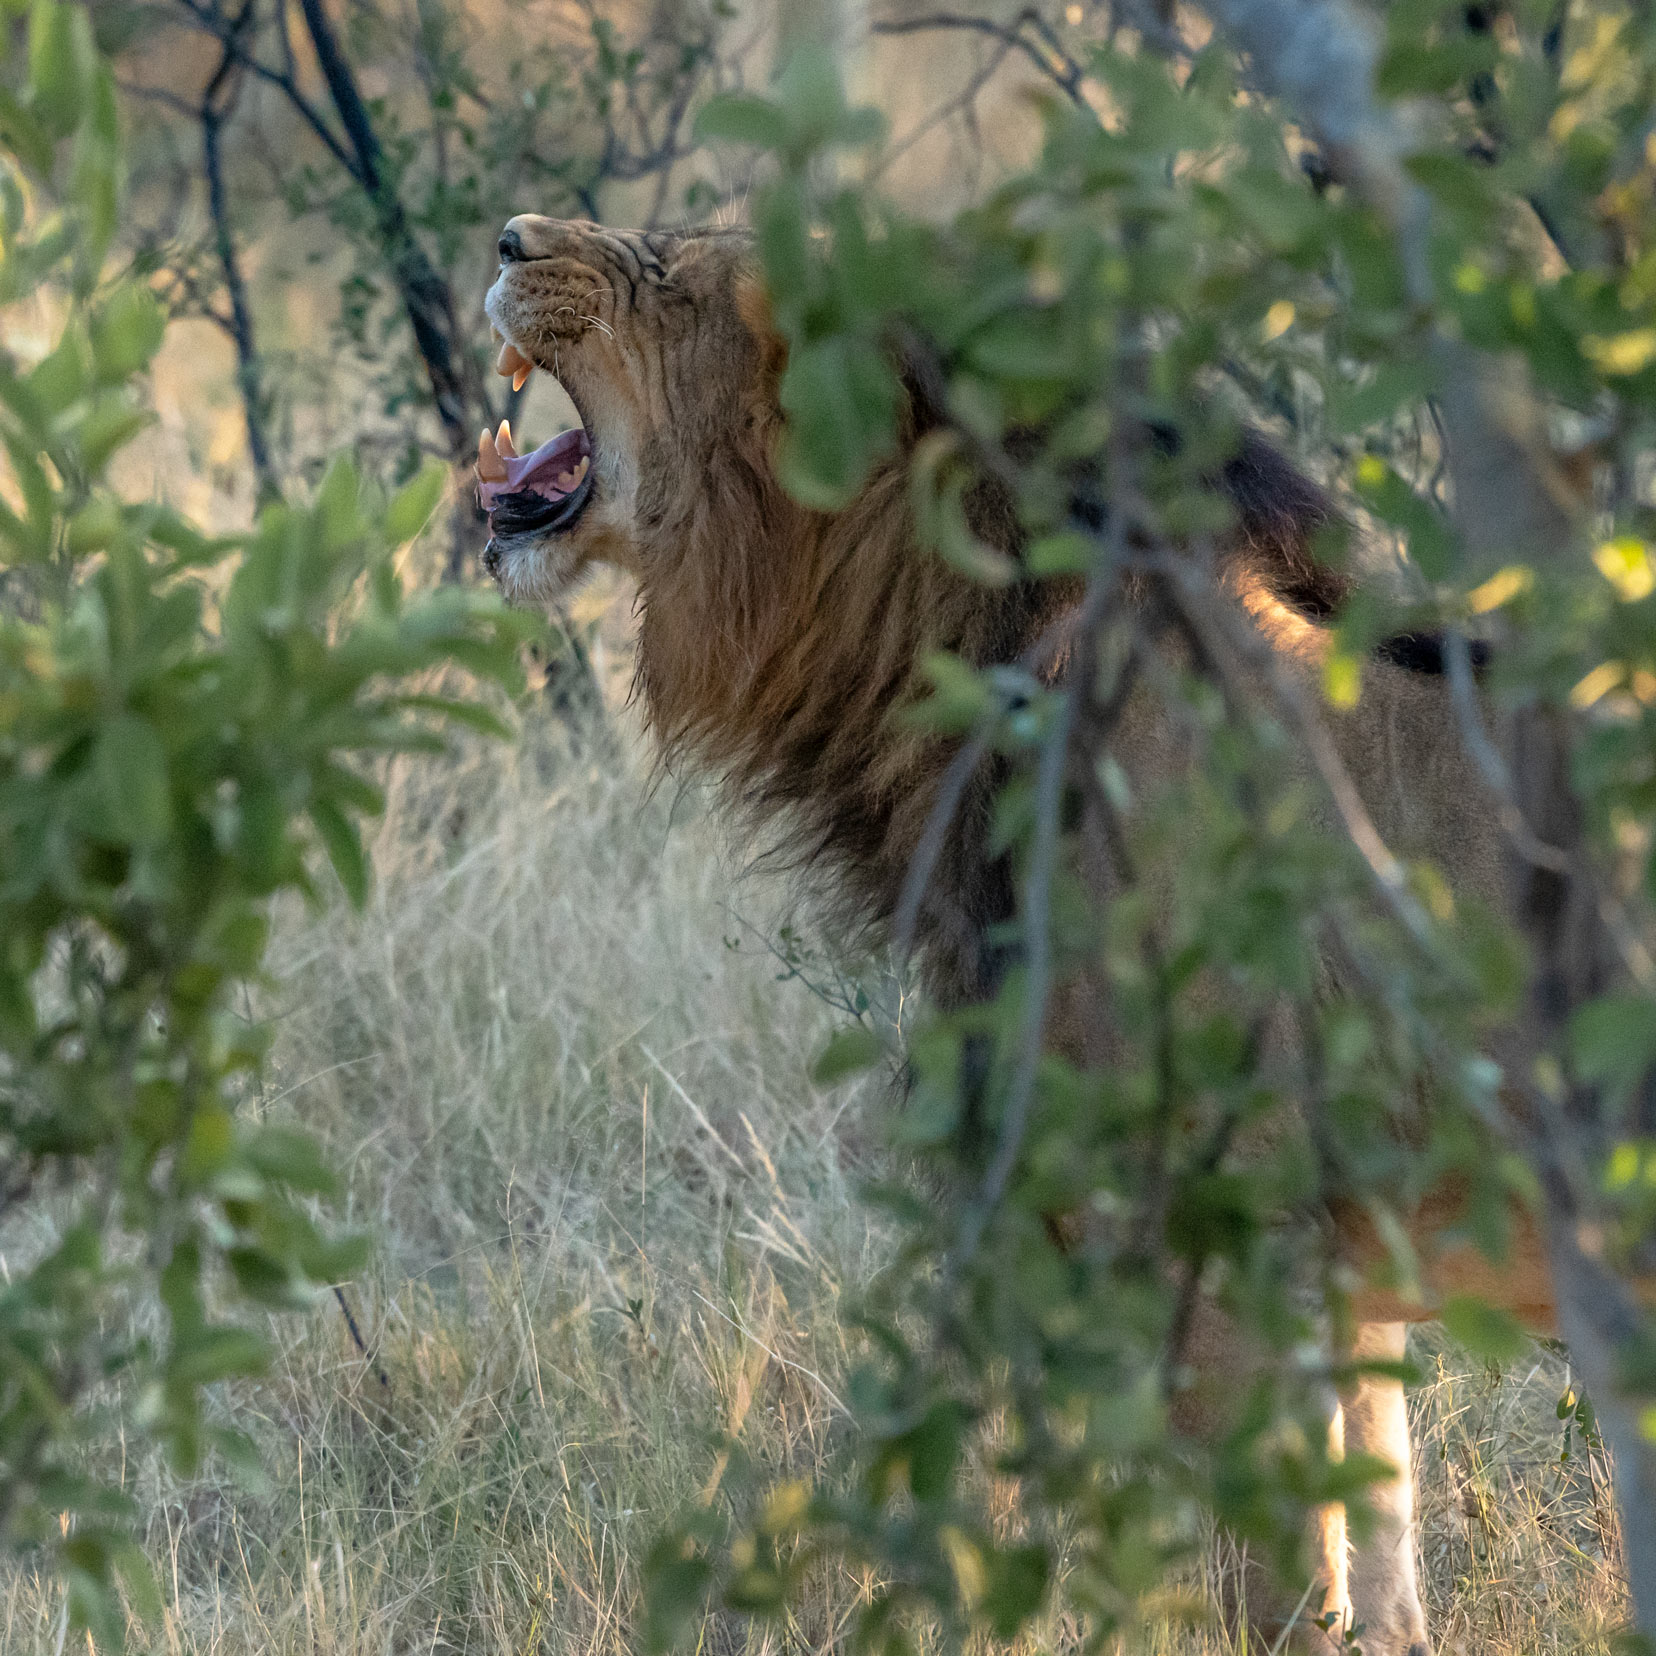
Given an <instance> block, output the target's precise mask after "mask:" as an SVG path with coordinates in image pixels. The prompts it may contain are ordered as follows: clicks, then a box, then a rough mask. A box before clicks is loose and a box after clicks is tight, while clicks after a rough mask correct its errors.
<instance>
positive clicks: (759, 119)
mask: <svg viewBox="0 0 1656 1656" xmlns="http://www.w3.org/2000/svg"><path fill="white" fill-rule="evenodd" d="M696 136H697V137H698V138H703V139H708V138H711V139H723V140H724V142H726V143H728V144H754V145H757V146H758V147H759V148H760V149H773V150H774V149H781V148H783V146H784V145H785V144H786V143H787V141H788V120H787V117H786V116H785V115H784V114H783V113H782V111H781V110H780V109H778V108H777V107H776V105H775V104H773V103H771V102H770V100H769V99H767V98H756V97H753V96H752V95H751V94H748V95H743V94H738V93H731V94H728V95H726V96H725V97H722V98H713V99H710V100H709V101H708V102H707V103H705V104H703V105H702V109H701V113H700V114H699V115H698V116H697V117H696Z"/></svg>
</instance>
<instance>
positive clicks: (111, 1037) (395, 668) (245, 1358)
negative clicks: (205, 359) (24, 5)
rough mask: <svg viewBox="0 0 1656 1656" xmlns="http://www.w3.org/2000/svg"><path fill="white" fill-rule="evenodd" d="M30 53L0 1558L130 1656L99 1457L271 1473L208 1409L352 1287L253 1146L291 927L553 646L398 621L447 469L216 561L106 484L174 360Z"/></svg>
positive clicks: (356, 485)
mask: <svg viewBox="0 0 1656 1656" xmlns="http://www.w3.org/2000/svg"><path fill="white" fill-rule="evenodd" d="M12 11H13V12H14V13H15V11H16V8H12ZM5 26H6V28H7V31H8V38H9V39H10V42H11V53H12V55H11V56H10V57H9V58H8V60H7V63H6V71H7V72H6V75H5V79H4V89H3V91H0V210H3V235H4V240H3V244H0V316H3V317H4V318H5V323H4V326H5V328H6V332H7V337H8V339H13V338H16V339H21V338H25V337H27V334H28V330H27V329H25V328H23V327H22V326H17V327H16V331H15V333H14V332H13V329H14V324H18V323H19V322H20V320H21V319H22V317H23V315H24V312H25V308H27V311H28V314H29V316H30V317H32V318H34V319H39V318H41V317H43V316H44V317H45V318H47V319H48V325H49V327H50V340H49V344H48V348H45V349H43V350H41V351H39V352H38V353H31V354H30V355H29V356H27V357H25V355H24V354H23V353H22V350H21V347H18V346H14V345H8V346H7V348H6V349H5V350H4V351H0V441H3V442H4V445H5V450H6V460H7V465H6V469H5V473H4V488H3V491H0V493H3V501H4V503H3V505H0V1216H4V1217H5V1218H6V1219H7V1220H8V1221H18V1220H19V1219H21V1218H23V1217H26V1216H30V1215H32V1216H33V1223H32V1225H31V1226H30V1227H29V1230H28V1235H29V1236H30V1237H32V1238H33V1239H34V1240H33V1241H32V1242H30V1243H28V1244H26V1245H25V1246H24V1247H23V1248H22V1249H21V1250H13V1251H11V1252H10V1254H9V1258H8V1261H7V1273H6V1279H5V1284H4V1287H3V1288H0V1537H3V1539H4V1542H5V1543H6V1544H7V1545H11V1546H21V1547H26V1548H33V1549H41V1550H44V1551H45V1552H46V1553H47V1554H48V1555H50V1557H51V1558H52V1559H53V1560H55V1562H56V1564H57V1565H58V1566H59V1567H60V1568H61V1569H62V1570H63V1572H64V1573H65V1577H66V1580H67V1587H68V1612H69V1620H70V1625H72V1626H74V1627H77V1628H78V1627H81V1626H84V1627H86V1628H88V1629H90V1630H91V1631H92V1632H93V1633H94V1634H95V1635H96V1636H97V1637H98V1639H99V1640H100V1641H102V1642H103V1643H104V1644H105V1646H106V1647H107V1648H117V1647H118V1646H119V1645H120V1644H121V1641H122V1632H123V1626H124V1622H125V1611H124V1608H123V1601H122V1598H121V1596H120V1595H119V1594H118V1592H117V1588H116V1573H117V1572H119V1574H120V1577H121V1580H122V1582H123V1584H124V1588H125V1603H126V1604H127V1605H130V1607H131V1608H132V1609H133V1610H135V1611H137V1612H139V1613H140V1614H148V1613H149V1612H151V1611H153V1610H154V1609H155V1608H156V1607H157V1605H158V1603H159V1600H158V1596H157V1592H156V1588H155V1585H154V1583H153V1581H152V1580H151V1579H150V1576H149V1572H148V1567H147V1565H146V1564H145V1562H144V1559H143V1556H142V1554H141V1553H140V1552H139V1551H138V1549H137V1548H136V1546H135V1545H134V1543H133V1542H132V1540H131V1539H130V1535H129V1530H128V1522H129V1519H130V1518H131V1516H132V1514H131V1512H130V1504H129V1502H128V1501H127V1499H126V1497H125V1496H124V1495H122V1494H121V1493H120V1492H119V1491H118V1490H116V1489H113V1488H111V1487H109V1486H108V1485H107V1484H106V1483H104V1482H102V1481H100V1480H99V1479H98V1478H96V1477H94V1476H90V1475H88V1474H87V1473H86V1472H85V1471H84V1469H83V1468H84V1466H85V1464H86V1458H85V1454H84V1453H83V1451H84V1450H85V1449H86V1448H87V1447H88V1446H89V1445H91V1444H94V1443H101V1442H104V1441H107V1440H109V1439H110V1438H112V1437H113V1436H114V1435H115V1434H116V1433H117V1432H120V1433H123V1434H126V1436H127V1437H128V1438H142V1437H145V1436H148V1437H153V1438H155V1439H157V1440H159V1441H160V1442H161V1443H162V1444H164V1445H165V1447H166V1450H167V1452H168V1454H169V1456H170V1458H171V1460H172V1463H173V1464H174V1465H175V1466H176V1467H178V1468H180V1469H181V1470H183V1471H186V1472H188V1471H191V1470H193V1469H194V1468H195V1467H196V1466H197V1465H198V1464H199V1463H200V1462H201V1461H202V1459H203V1457H204V1456H206V1455H208V1454H210V1453H217V1454H220V1455H223V1456H225V1457H227V1458H229V1459H230V1460H231V1461H232V1462H234V1463H241V1464H245V1463H246V1462H247V1459H248V1451H247V1449H246V1446H245V1444H244V1442H243V1440H242V1439H241V1438H240V1437H239V1436H238V1435H237V1434H236V1433H234V1432H233V1431H229V1430H226V1429H224V1428H222V1427H219V1426H216V1425H213V1424H211V1423H210V1417H209V1414H208V1411H207V1410H206V1408H205V1404H204V1397H205V1388H207V1387H209V1386H211V1385H212V1384H213V1383H214V1382H218V1381H222V1380H225V1379H227V1378H229V1377H231V1376H235V1375H245V1374H251V1373H256V1372H258V1371H259V1370H260V1369H261V1368H262V1366H263V1365H264V1364H265V1363H266V1361H267V1360H268V1357H269V1343H268V1339H267V1337H266V1335H265V1334H264V1333H263V1332H261V1331H260V1324H261V1322H262V1320H263V1313H264V1312H266V1311H267V1310H271V1309H278V1310H279V1309H282V1308H285V1307H292V1306H295V1305H300V1304H304V1303H307V1302H308V1301H309V1299H310V1298H311V1296H312V1295H313V1294H314V1293H315V1292H316V1291H317V1289H318V1288H319V1287H320V1286H322V1285H325V1284H327V1283H330V1282H335V1281H338V1280H339V1279H340V1278H342V1277H344V1276H346V1275H348V1274H349V1273H350V1272H351V1270H352V1269H353V1267H354V1264H355V1262H356V1261H358V1260H359V1259H360V1258H361V1256H362V1246H361V1242H360V1239H340V1238H336V1237H334V1236H331V1235H330V1234H329V1232H328V1230H327V1229H326V1228H325V1227H324V1226H323V1224H322V1222H321V1218H320V1213H321V1210H320V1207H319V1206H318V1198H324V1197H326V1196H327V1194H328V1192H329V1191H330V1190H331V1189H332V1186H333V1178H332V1174H331V1173H330V1171H329V1169H328V1168H327V1167H326V1166H325V1165H324V1164H323V1162H322V1160H321V1158H320V1156H319V1154H318V1152H317V1150H316V1147H315V1146H314V1145H313V1144H312V1143H311V1141H310V1140H309V1139H308V1138H306V1137H304V1136H302V1135H299V1134H296V1133H294V1132H292V1131H288V1130H277V1129H274V1128H271V1127H268V1126H263V1125H261V1124H259V1123H258V1122H257V1121H254V1120H250V1119H248V1118H247V1117H246V1116H245V1115H244V1114H239V1113H238V1110H237V1102H238V1100H239V1099H240V1098H241V1097H242V1095H243V1093H244V1091H245V1089H246V1083H247V1080H248V1078H249V1077H251V1076H253V1075H254V1074H256V1072H257V1070H258V1066H259V1063H260V1057H261V1053H262V1051H263V1048H264V1045H265V1040H266V1034H267V1031H266V1030H265V1028H264V1027H263V1026H262V1025H261V1024H260V1023H259V1022H257V1021H256V1020H250V1018H249V1015H248V1012H247V1003H246V998H245V994H244V993H243V991H244V990H245V988H246V986H247V985H249V984H250V983H252V982H254V981H256V980H257V978H258V976H259V973H260V968H261V961H262V958H263V954H264V948H265V939H266V929H267V912H268V909H269V905H270V903H271V901H272V900H273V899H274V898H276V897H277V896H279V895H280V894H282V893H284V892H299V893H303V894H305V895H306V896H308V897H311V898H313V899H314V898H316V897H317V896H318V895H319V889H320V888H319V887H318V885H317V866H318V862H319V858H320V857H321V856H322V855H325V856H326V858H327V860H328V861H329V862H331V864H332V866H333V869H334V871H335V873H336V874H337V877H338V879H339V881H340V883H341V884H342V885H343V887H344V889H345V891H346V892H347V893H348V894H349V896H350V897H351V899H352V900H353V901H354V902H356V903H358V904H360V903H361V902H362V901H363V898H364V894H365V891H366V887H367V882H368V878H369V869H368V861H367V856H366V852H365V850H364V847H363V843H362V838H361V833H360V829H359V823H360V822H361V820H362V819H363V818H364V817H365V816H372V815H374V814H375V813H377V812H378V811H379V810H380V808H381V799H380V794H379V791H378V789H377V788H376V787H375V785H374V783H373V782H372V781H371V780H370V774H369V772H370V769H371V765H372V762H373V761H374V759H375V758H376V757H377V756H380V755H384V754H387V753H392V752H407V751H424V750H431V749H435V748H439V747H441V746H442V736H441V730H442V727H443V726H444V725H445V724H446V723H450V722H452V721H456V720H458V721H461V722H464V723H466V724H468V725H473V726H478V727H481V728H484V729H488V730H493V731H496V732H499V731H500V730H501V726H500V724H499V721H498V719H497V718H496V716H495V715H494V714H492V713H491V712H489V711H487V710H486V709H485V707H484V706H483V705H481V704H480V703H479V702H478V701H476V700H474V699H471V698H470V697H468V696H453V695H450V694H448V693H437V692H435V691H433V690H431V689H429V688H426V687H425V686H429V685H430V684H431V682H432V675H431V674H430V673H429V672H428V671H427V670H428V669H434V668H437V667H440V666H442V665H444V664H447V663H459V664H462V665H463V666H464V667H465V668H466V669H468V670H469V671H470V672H471V673H472V674H474V675H476V677H477V678H478V679H479V680H481V681H485V682H488V681H493V682H494V683H496V684H499V685H502V686H508V687H509V686H512V685H514V684H515V683H516V682H517V677H518V645H519V643H520V642H521V640H522V639H523V638H524V637H525V635H526V632H527V631H528V630H529V629H528V625H527V623H525V622H524V621H523V620H522V619H521V618H513V617H509V616H508V615H507V614H506V613H505V612H504V611H503V610H502V608H501V607H500V605H499V604H498V602H497V601H496V600H495V599H494V598H492V597H484V596H482V595H480V594H476V593H468V592H464V591H461V590H459V589H453V588H451V589H446V590H443V591H441V592H438V593H434V594H425V595H418V596H413V597H410V596H408V595H406V594H405V593H404V591H403V587H402V581H401V579H400V577H399V575H398V573H397V565H396V559H395V557H394V554H395V553H396V551H397V549H398V548H399V547H400V546H402V545H403V544H404V543H406V542H408V541H410V540H411V539H412V538H413V537H414V536H415V535H416V534H418V533H419V532H420V530H421V528H422V527H423V526H424V524H425V522H426V520H427V518H428V517H429V516H430V514H431V512H432V510H433V508H434V507H435V505H436V503H437V499H438V497H439V494H440V493H441V490H442V488H443V481H444V471H443V468H441V467H431V468H428V469H426V470H425V471H422V472H421V473H420V474H419V475H418V476H417V477H416V478H415V479H414V480H413V481H412V482H410V483H409V484H408V485H407V486H406V487H405V488H404V489H403V490H402V491H401V492H400V493H398V494H397V495H396V496H394V497H393V498H391V499H390V500H384V499H382V498H380V497H379V496H377V495H376V494H375V493H374V491H373V490H372V489H370V488H368V487H365V486H364V485H363V484H362V482H361V481H360V480H359V478H358V476H357V475H356V472H355V470H354V469H353V467H352V465H351V464H350V462H348V461H345V460H340V461H336V462H335V463H334V464H333V465H332V466H331V467H330V469H329V470H328V472H327V475H326V477H325V478H324V479H323V480H322V482H321V484H320V486H319V487H318V488H317V489H316V491H315V496H314V499H313V500H312V501H311V502H310V503H309V504H301V503H298V502H293V503H285V504H284V503H278V504H273V505H271V506H269V507H268V508H267V509H266V510H265V511H264V512H263V513H262V514H261V516H260V518H259V520H258V523H257V525H256V527H255V528H253V529H252V530H251V531H250V532H248V533H246V534H244V535H239V536H235V537H231V538H227V539H212V538H209V537H207V536H205V535H204V534H202V533H201V532H200V531H199V530H197V529H196V528H195V527H193V526H192V525H191V524H190V523H188V522H186V521H184V520H183V519H182V518H181V517H180V516H179V515H178V514H176V513H175V512H173V511H171V510H169V509H168V508H166V507H164V506H161V505H157V504H154V503H151V502H147V501H143V500H139V499H134V498H130V497H129V496H127V495H125V494H123V493H122V492H121V490H120V489H119V488H118V487H117V486H116V485H115V484H114V483H113V482H112V481H111V479H110V472H109V468H110V463H111V461H112V460H113V459H114V457H115V456H116V455H117V453H118V451H119V450H120V449H121V447H122V446H123V445H124V444H126V443H127V442H129V441H130V440H131V439H132V438H133V437H135V436H136V435H137V434H138V433H139V432H140V431H141V430H142V429H143V428H144V426H145V425H146V423H147V421H148V418H149V416H148V415H147V413H146V411H145V407H144V401H143V374H144V371H145V369H146V367H147V365H148V363H149V361H150V359H151V357H152V356H153V355H154V353H155V351H156V350H157V348H158V347H159V345H160V343H161V340H162V336H163V333H164V329H165V316H164V313H163V311H162V309H161V306H160V305H159V304H158V302H157V300H156V298H155V296H154V294H153V293H152V291H151V289H150V287H149V286H148V285H147V284H146V283H145V282H144V281H142V280H141V279H138V278H136V277H134V276H132V275H130V274H127V273H123V271H122V270H121V269H120V266H119V261H117V260H115V259H114V258H113V257H112V248H113V247H114V245H115V243H116V238H117V234H118V230H119V227H120V222H121V214H122V211H123V209H122V197H121V191H122V179H121V156H122V134H121V131H120V125H119V121H118V118H117V111H116V97H115V88H114V84H113V78H112V75H111V72H110V69H109V67H108V65H107V63H106V62H105V61H104V60H103V59H102V58H101V57H100V55H99V53H98V51H97V49H96V46H95V43H94V40H93V36H92V31H91V25H90V20H89V15H88V11H87V9H86V8H85V7H84V6H81V5H76V4H66V3H59V0H35V3H34V4H33V5H32V6H31V7H30V8H29V9H28V14H27V18H26V20H22V21H20V20H17V19H16V18H15V17H13V16H8V17H7V18H6V20H5ZM15 1234H17V1235H19V1236H21V1235H23V1232H21V1231H17V1232H16V1233H15ZM250 1313H252V1314H253V1315H252V1316H251V1317H250V1315H249V1314H250ZM246 1470H247V1472H248V1473H249V1475H253V1474H256V1471H257V1467H256V1465H246Z"/></svg>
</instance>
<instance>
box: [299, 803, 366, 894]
mask: <svg viewBox="0 0 1656 1656" xmlns="http://www.w3.org/2000/svg"><path fill="white" fill-rule="evenodd" d="M310 819H311V821H312V822H313V823H315V825H316V831H317V833H318V834H320V835H321V837H322V843H323V845H324V846H325V847H326V848H327V852H328V861H329V862H331V863H332V864H333V866H334V872H335V873H336V874H337V875H338V876H339V883H340V884H341V885H342V886H344V888H345V895H346V896H347V897H349V898H350V900H351V906H352V907H353V908H361V907H362V905H363V904H364V903H365V902H366V901H367V900H368V857H367V854H366V853H365V852H364V851H363V849H362V838H361V836H360V835H359V834H358V833H357V829H356V824H355V823H354V822H352V821H351V819H350V818H349V817H348V816H346V815H345V813H344V812H343V811H342V810H340V808H339V807H338V806H337V805H335V804H334V802H333V801H332V800H331V799H314V800H312V801H311V806H310Z"/></svg>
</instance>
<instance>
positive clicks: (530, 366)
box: [512, 362, 535, 391]
mask: <svg viewBox="0 0 1656 1656" xmlns="http://www.w3.org/2000/svg"><path fill="white" fill-rule="evenodd" d="M534 371H535V365H534V363H532V362H526V363H524V365H523V366H522V367H521V368H520V369H518V371H517V372H516V373H515V374H513V375H512V389H513V390H514V391H521V390H522V389H523V388H524V386H525V385H526V384H528V382H529V376H530V375H531V374H532V373H534Z"/></svg>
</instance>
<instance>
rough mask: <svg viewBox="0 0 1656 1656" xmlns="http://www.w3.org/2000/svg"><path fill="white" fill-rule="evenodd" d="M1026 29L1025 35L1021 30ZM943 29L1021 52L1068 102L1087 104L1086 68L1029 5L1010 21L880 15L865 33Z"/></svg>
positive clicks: (942, 14)
mask: <svg viewBox="0 0 1656 1656" xmlns="http://www.w3.org/2000/svg"><path fill="white" fill-rule="evenodd" d="M1026 29H1027V30H1028V31H1029V33H1028V34H1026V33H1025V32H1024V31H1025V30H1026ZM944 30H954V31H956V32H959V33H963V34H981V35H988V36H989V37H990V39H992V40H998V41H1000V42H1001V43H1002V45H1004V46H1005V47H1006V48H1007V49H1008V50H1009V51H1017V52H1022V53H1023V55H1024V56H1025V57H1026V58H1028V59H1029V61H1030V62H1031V63H1033V64H1034V65H1035V67H1036V68H1037V69H1039V70H1040V71H1041V73H1042V74H1043V75H1045V76H1046V78H1047V79H1048V80H1050V81H1051V82H1052V83H1053V85H1055V86H1056V87H1058V89H1059V90H1060V91H1061V92H1063V94H1064V95H1065V97H1067V98H1068V99H1069V100H1070V102H1071V103H1073V104H1075V105H1076V106H1077V107H1079V108H1082V109H1085V108H1087V107H1088V105H1087V99H1086V96H1085V94H1084V93H1083V91H1082V83H1083V82H1084V81H1085V80H1086V77H1087V71H1086V70H1085V68H1083V66H1082V65H1081V64H1080V63H1079V62H1077V61H1076V59H1075V58H1073V57H1071V56H1070V54H1069V53H1068V52H1067V51H1065V50H1064V47H1063V44H1062V43H1061V42H1060V41H1059V39H1058V37H1057V35H1056V34H1055V33H1054V32H1053V30H1052V25H1051V24H1049V23H1048V22H1047V20H1046V19H1045V18H1044V17H1042V16H1041V14H1040V13H1039V12H1038V11H1036V10H1035V8H1034V7H1033V6H1028V7H1025V9H1024V10H1023V11H1021V12H1019V13H1018V15H1017V16H1016V17H1014V18H1013V19H1012V21H1011V22H1010V23H997V22H996V21H995V20H994V19H993V18H989V17H973V16H971V15H969V14H968V13H965V12H928V13H927V14H926V15H925V16H924V17H904V18H881V19H879V20H878V21H876V22H874V23H871V24H870V25H869V31H868V32H869V33H870V34H877V35H907V34H925V33H937V32H940V31H944ZM1031 36H1033V38H1031Z"/></svg>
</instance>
